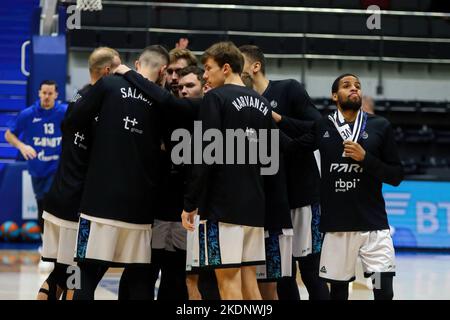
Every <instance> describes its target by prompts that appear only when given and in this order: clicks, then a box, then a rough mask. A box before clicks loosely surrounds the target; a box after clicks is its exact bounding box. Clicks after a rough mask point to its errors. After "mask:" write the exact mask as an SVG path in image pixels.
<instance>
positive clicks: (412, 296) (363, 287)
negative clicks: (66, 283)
mask: <svg viewBox="0 0 450 320" xmlns="http://www.w3.org/2000/svg"><path fill="white" fill-rule="evenodd" d="M38 261H39V254H38V252H37V251H36V250H0V300H33V299H35V297H36V294H37V291H38V289H39V287H40V285H41V284H42V282H43V281H44V280H45V278H46V277H47V274H46V273H41V272H39V269H38V266H37V263H38ZM120 273H121V269H110V270H109V271H108V273H107V274H106V275H105V277H104V278H103V279H102V281H101V282H100V285H99V287H98V289H97V291H96V299H102V300H114V299H117V289H118V284H119V279H120ZM298 279H299V281H298V282H299V289H300V295H301V297H302V299H307V297H308V294H307V291H306V288H305V287H304V285H303V283H302V282H301V280H300V277H298ZM368 286H370V284H368V282H366V281H365V280H364V279H363V278H362V277H361V276H360V274H358V277H357V281H356V282H355V283H353V285H352V286H351V288H350V299H353V300H366V299H373V296H372V292H371V290H370V289H369V288H368ZM394 293H395V299H402V300H416V299H419V300H422V299H423V300H443V299H444V300H450V254H431V253H398V254H397V277H396V278H395V282H394Z"/></svg>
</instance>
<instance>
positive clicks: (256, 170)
mask: <svg viewBox="0 0 450 320" xmlns="http://www.w3.org/2000/svg"><path fill="white" fill-rule="evenodd" d="M199 120H200V121H202V126H203V128H202V129H203V130H202V132H205V131H206V130H208V129H218V130H220V132H221V133H222V136H223V137H225V136H226V129H233V130H236V129H241V130H243V131H244V132H250V131H252V132H258V130H259V129H266V130H270V129H271V128H272V116H271V112H270V107H269V104H268V101H267V100H266V99H265V98H263V97H262V96H260V95H259V94H257V93H256V92H255V91H253V90H251V89H248V88H245V87H241V86H237V85H231V84H228V85H224V86H221V87H219V88H216V89H213V90H211V91H209V92H208V93H207V94H206V95H205V97H204V99H203V103H202V105H201V107H200V112H199ZM258 137H259V136H258ZM258 139H259V138H258ZM224 140H225V139H224ZM249 140H250V139H247V140H246V145H247V146H248V141H249ZM195 143H196V142H195V137H194V144H195ZM224 145H226V143H225V142H224ZM247 150H248V149H247ZM223 159H224V160H225V159H227V150H226V149H224V152H223ZM236 159H237V157H236V154H234V161H235V163H236ZM246 159H247V160H246V163H245V164H212V165H207V164H201V165H194V168H193V178H192V181H191V183H190V185H189V188H188V193H187V194H186V195H185V201H184V209H185V210H186V211H188V212H189V211H192V210H194V209H196V208H199V214H200V216H201V217H202V218H205V219H210V220H215V221H220V222H225V223H232V224H238V225H246V226H254V227H264V224H265V192H264V178H263V176H262V175H261V171H260V170H261V167H262V165H261V163H260V161H258V162H257V163H256V164H250V163H249V161H248V153H247V158H246Z"/></svg>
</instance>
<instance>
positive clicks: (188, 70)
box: [178, 66, 206, 86]
mask: <svg viewBox="0 0 450 320" xmlns="http://www.w3.org/2000/svg"><path fill="white" fill-rule="evenodd" d="M191 73H193V74H195V75H196V76H197V79H198V80H199V81H200V83H201V84H202V86H204V85H205V82H206V81H205V79H203V74H204V73H205V71H204V70H203V69H202V68H200V67H197V66H187V67H186V68H183V69H181V70H180V71H178V76H179V77H180V78H182V77H185V76H187V75H188V74H191Z"/></svg>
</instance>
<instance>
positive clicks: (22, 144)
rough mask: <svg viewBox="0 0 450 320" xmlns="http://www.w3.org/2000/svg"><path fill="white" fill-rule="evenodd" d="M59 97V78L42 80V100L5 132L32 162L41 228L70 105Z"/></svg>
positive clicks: (13, 144)
mask: <svg viewBox="0 0 450 320" xmlns="http://www.w3.org/2000/svg"><path fill="white" fill-rule="evenodd" d="M57 98H58V86H57V84H56V82H55V81H53V80H44V81H42V83H41V85H40V89H39V100H37V101H36V102H35V103H34V104H33V105H31V106H30V107H28V108H26V109H24V110H22V111H21V112H20V113H19V115H18V116H17V118H16V119H15V121H12V122H11V123H10V125H9V128H8V130H7V131H6V133H5V139H6V141H8V142H9V143H10V144H11V145H12V146H14V147H16V148H17V149H18V150H19V151H20V153H21V154H22V156H23V157H24V158H25V160H27V162H28V172H29V173H30V175H31V181H32V184H33V190H34V194H35V196H36V202H37V205H38V219H39V225H40V227H41V230H42V228H43V220H42V211H43V209H42V206H43V198H44V195H45V193H47V192H48V190H49V189H50V186H51V184H52V180H53V176H54V174H55V172H56V168H57V166H58V160H59V156H60V153H61V140H62V135H61V121H62V120H63V118H64V113H65V112H66V107H65V106H63V105H61V104H59V103H58V102H56V99H57Z"/></svg>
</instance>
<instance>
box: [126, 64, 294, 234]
mask: <svg viewBox="0 0 450 320" xmlns="http://www.w3.org/2000/svg"><path fill="white" fill-rule="evenodd" d="M125 78H126V79H127V80H128V81H130V82H131V83H133V84H134V85H135V86H137V87H138V88H140V89H141V90H142V91H143V92H145V93H146V94H147V95H148V96H149V97H151V98H152V99H154V100H155V101H156V102H158V106H160V107H161V108H162V111H163V113H164V115H165V122H166V125H165V126H166V127H167V128H169V130H168V135H169V136H170V134H171V132H172V131H173V130H174V129H176V128H178V127H182V128H186V129H188V130H189V131H190V132H191V134H192V133H193V127H192V125H193V121H194V120H196V119H199V110H200V108H201V105H200V104H201V102H202V99H179V98H176V97H174V96H173V95H171V94H170V93H168V92H167V91H165V90H163V89H162V88H160V87H159V86H157V85H156V84H154V83H151V82H150V81H148V80H147V79H145V78H143V77H142V76H141V75H139V74H138V73H136V72H134V71H129V72H127V73H126V74H125ZM268 108H269V110H270V109H271V108H270V107H269V106H268ZM200 120H201V119H200ZM272 124H273V123H272ZM301 125H303V124H301ZM280 133H281V132H280ZM280 140H282V141H283V142H284V143H285V142H286V138H285V136H282V137H280ZM165 144H166V149H167V151H166V154H165V157H166V158H167V159H166V160H167V162H166V165H167V167H169V170H170V173H169V174H167V175H165V182H164V185H165V186H163V187H162V190H166V191H164V192H163V194H162V196H161V202H162V203H163V204H162V205H161V210H162V211H161V214H160V215H158V218H160V219H163V220H173V221H176V220H179V219H180V213H181V210H182V209H183V205H182V198H183V197H182V196H181V197H180V193H181V192H184V193H186V194H187V199H189V194H192V191H190V190H189V185H190V184H189V180H190V179H189V177H190V176H191V168H192V167H191V166H190V165H187V166H186V165H178V166H175V165H173V164H172V163H171V162H170V159H169V155H170V150H171V149H172V147H173V142H170V141H167V139H165ZM192 156H193V155H192ZM280 157H281V155H280ZM192 159H193V158H192ZM282 161H283V159H282V158H280V169H279V172H278V173H277V174H275V175H271V176H264V177H263V180H264V193H265V195H266V200H265V203H266V208H265V209H266V218H265V224H264V226H265V228H266V229H267V230H271V231H279V230H280V229H282V228H291V227H292V223H291V219H290V213H289V203H288V200H287V191H286V183H285V181H286V176H285V172H284V163H282ZM236 183H239V182H238V181H237V182H236ZM194 194H195V193H194ZM180 199H181V206H180ZM197 200H199V199H196V201H197ZM187 201H189V200H187ZM193 207H195V205H194V206H193ZM193 207H192V206H191V207H190V209H193Z"/></svg>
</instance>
